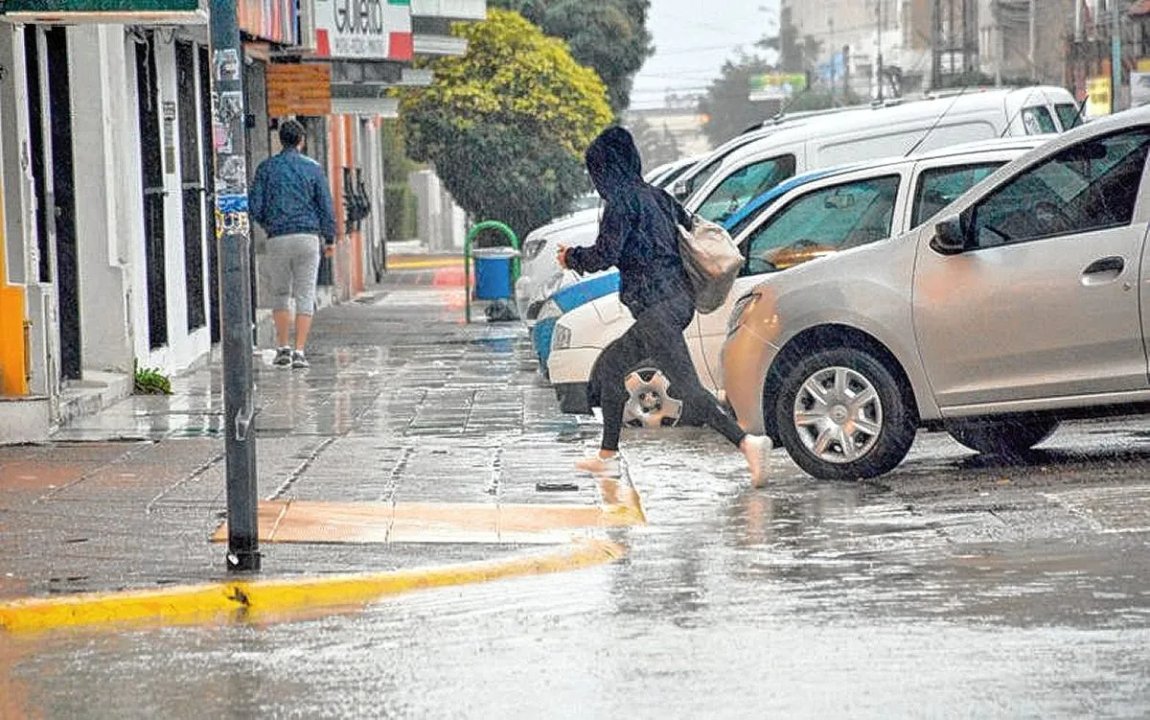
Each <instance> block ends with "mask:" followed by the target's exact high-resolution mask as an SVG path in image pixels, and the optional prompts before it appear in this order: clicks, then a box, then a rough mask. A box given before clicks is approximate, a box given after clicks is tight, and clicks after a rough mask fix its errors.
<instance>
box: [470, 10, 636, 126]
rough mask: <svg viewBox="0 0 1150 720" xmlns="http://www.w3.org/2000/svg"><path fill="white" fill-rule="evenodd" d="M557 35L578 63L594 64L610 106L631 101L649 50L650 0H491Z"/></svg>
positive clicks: (620, 107) (619, 109) (620, 109)
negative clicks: (636, 74) (607, 95)
mask: <svg viewBox="0 0 1150 720" xmlns="http://www.w3.org/2000/svg"><path fill="white" fill-rule="evenodd" d="M488 5H491V6H494V7H501V8H505V9H507V10H514V11H515V12H518V13H520V14H521V15H523V17H525V18H527V19H528V20H530V21H531V22H533V23H535V24H536V25H538V26H539V27H541V28H543V32H545V33H547V34H548V35H551V36H553V37H558V38H562V39H564V40H566V41H567V43H568V45H570V47H571V54H572V55H573V56H574V57H575V59H576V60H577V61H579V63H580V64H582V65H586V66H587V67H590V68H594V70H595V72H597V73H599V77H601V78H602V79H603V82H605V83H606V84H607V90H608V93H609V95H610V101H611V109H612V110H614V111H615V112H616V113H617V114H622V112H623V111H624V110H626V109H627V107H628V106H629V105H630V104H631V86H632V82H633V81H634V78H635V73H637V72H639V70H640V68H642V67H643V63H644V62H646V61H647V58H649V57H650V56H651V54H652V53H653V52H654V50H655V49H654V47H653V46H652V45H651V33H650V32H649V31H648V30H647V13H648V11H649V10H650V7H651V2H650V0H594V1H593V2H589V1H588V0H492V1H491V2H489V3H488Z"/></svg>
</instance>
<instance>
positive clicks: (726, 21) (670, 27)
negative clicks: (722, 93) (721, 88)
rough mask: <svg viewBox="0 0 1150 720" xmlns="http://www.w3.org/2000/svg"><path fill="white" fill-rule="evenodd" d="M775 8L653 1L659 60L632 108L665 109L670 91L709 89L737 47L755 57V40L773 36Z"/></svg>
mask: <svg viewBox="0 0 1150 720" xmlns="http://www.w3.org/2000/svg"><path fill="white" fill-rule="evenodd" d="M761 7H766V8H770V12H768V11H765V10H760V8H761ZM777 9H778V0H704V1H703V2H700V0H651V15H650V17H649V18H648V20H647V24H648V26H649V27H650V29H651V34H652V35H654V37H655V55H654V56H653V57H652V58H651V59H650V60H648V61H647V64H646V65H645V66H643V69H642V70H641V71H640V72H639V75H638V76H637V77H636V78H635V90H634V92H633V93H632V96H631V106H632V107H634V108H650V107H661V106H662V104H663V97H664V95H665V94H666V92H667V91H668V90H671V91H679V92H688V91H692V90H701V89H704V88H706V86H707V85H708V83H709V82H710V81H711V80H712V79H714V78H715V77H717V76H718V74H719V69H720V68H721V67H722V66H723V62H724V61H726V60H727V59H728V58H731V57H734V55H735V48H737V47H740V46H741V47H742V48H743V49H745V50H747V51H748V52H753V51H754V49H755V48H754V44H755V42H756V41H758V40H759V39H760V38H762V37H763V36H764V35H766V34H768V33H770V34H773V32H774V29H775V28H776V26H777V25H776V23H777V22H778V20H777V17H778V15H777V13H776V12H775V11H776V10H777ZM760 52H761V51H760Z"/></svg>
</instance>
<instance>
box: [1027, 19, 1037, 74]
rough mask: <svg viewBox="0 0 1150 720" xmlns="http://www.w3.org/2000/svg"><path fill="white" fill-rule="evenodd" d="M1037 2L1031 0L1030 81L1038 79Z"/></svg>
mask: <svg viewBox="0 0 1150 720" xmlns="http://www.w3.org/2000/svg"><path fill="white" fill-rule="evenodd" d="M1036 5H1037V1H1036V0H1030V28H1029V30H1030V51H1029V52H1030V79H1032V81H1037V79H1038V23H1037V12H1036V10H1035V6H1036Z"/></svg>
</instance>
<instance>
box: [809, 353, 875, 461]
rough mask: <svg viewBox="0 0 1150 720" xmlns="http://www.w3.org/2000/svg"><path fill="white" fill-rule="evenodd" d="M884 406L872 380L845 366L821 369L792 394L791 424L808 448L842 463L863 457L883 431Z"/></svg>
mask: <svg viewBox="0 0 1150 720" xmlns="http://www.w3.org/2000/svg"><path fill="white" fill-rule="evenodd" d="M882 424H883V407H882V400H880V399H879V394H878V390H877V389H875V386H874V383H872V382H871V381H870V380H868V379H867V378H866V376H864V375H863V374H862V373H859V372H858V371H856V370H852V369H850V368H846V367H837V366H836V367H828V368H823V369H822V370H819V371H817V372H815V373H812V374H811V375H810V377H808V378H807V379H806V380H804V381H803V384H802V385H801V386H800V387H799V392H798V394H797V395H796V396H795V406H794V425H795V430H796V432H797V433H798V436H799V439H800V440H802V443H803V445H804V446H805V447H806V449H807V451H808V452H810V453H811V454H813V455H814V456H815V457H817V458H819V459H820V460H823V461H825V462H829V463H834V464H836V465H843V464H846V463H851V462H855V461H857V460H860V459H861V458H863V457H865V456H866V454H867V453H869V452H870V451H871V450H872V449H874V446H875V443H877V442H878V438H879V434H880V433H881V432H882Z"/></svg>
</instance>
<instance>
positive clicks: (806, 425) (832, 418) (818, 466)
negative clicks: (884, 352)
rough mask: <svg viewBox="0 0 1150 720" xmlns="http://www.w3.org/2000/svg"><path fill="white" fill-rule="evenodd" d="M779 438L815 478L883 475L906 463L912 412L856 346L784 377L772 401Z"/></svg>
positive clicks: (808, 361)
mask: <svg viewBox="0 0 1150 720" xmlns="http://www.w3.org/2000/svg"><path fill="white" fill-rule="evenodd" d="M775 420H776V427H777V428H778V432H779V437H780V439H781V440H782V443H783V446H784V447H786V449H787V452H788V453H789V454H790V456H791V458H792V459H794V461H795V462H796V463H797V464H798V465H799V467H801V468H802V469H803V470H805V471H807V472H808V473H810V474H811V475H813V476H814V477H816V478H819V479H820V480H857V479H859V478H871V477H875V476H878V475H882V474H883V473H885V472H888V471H890V470H892V469H893V468H894V467H895V466H897V465H898V464H899V463H900V462H902V459H903V458H904V457H906V454H907V452H908V451H909V450H910V446H911V444H912V443H913V442H914V435H915V429H916V425H917V423H916V421H915V414H914V410H913V408H912V407H909V406H908V403H907V401H906V399H905V396H904V393H903V392H902V386H901V384H900V382H899V380H898V379H897V378H896V377H895V375H894V374H893V373H892V372H891V371H890V370H889V369H887V367H886V366H885V365H884V364H883V363H882V362H881V361H880V360H878V359H877V358H875V357H874V356H873V355H871V354H870V353H868V352H867V351H865V350H859V349H855V348H838V349H834V350H824V351H822V352H819V353H816V354H814V355H811V356H809V357H806V358H804V359H802V360H800V361H799V362H797V363H796V364H795V365H794V366H793V367H791V368H790V370H789V372H787V373H786V375H785V377H784V378H783V381H782V383H781V385H780V388H779V393H778V395H777V396H776V399H775Z"/></svg>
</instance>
